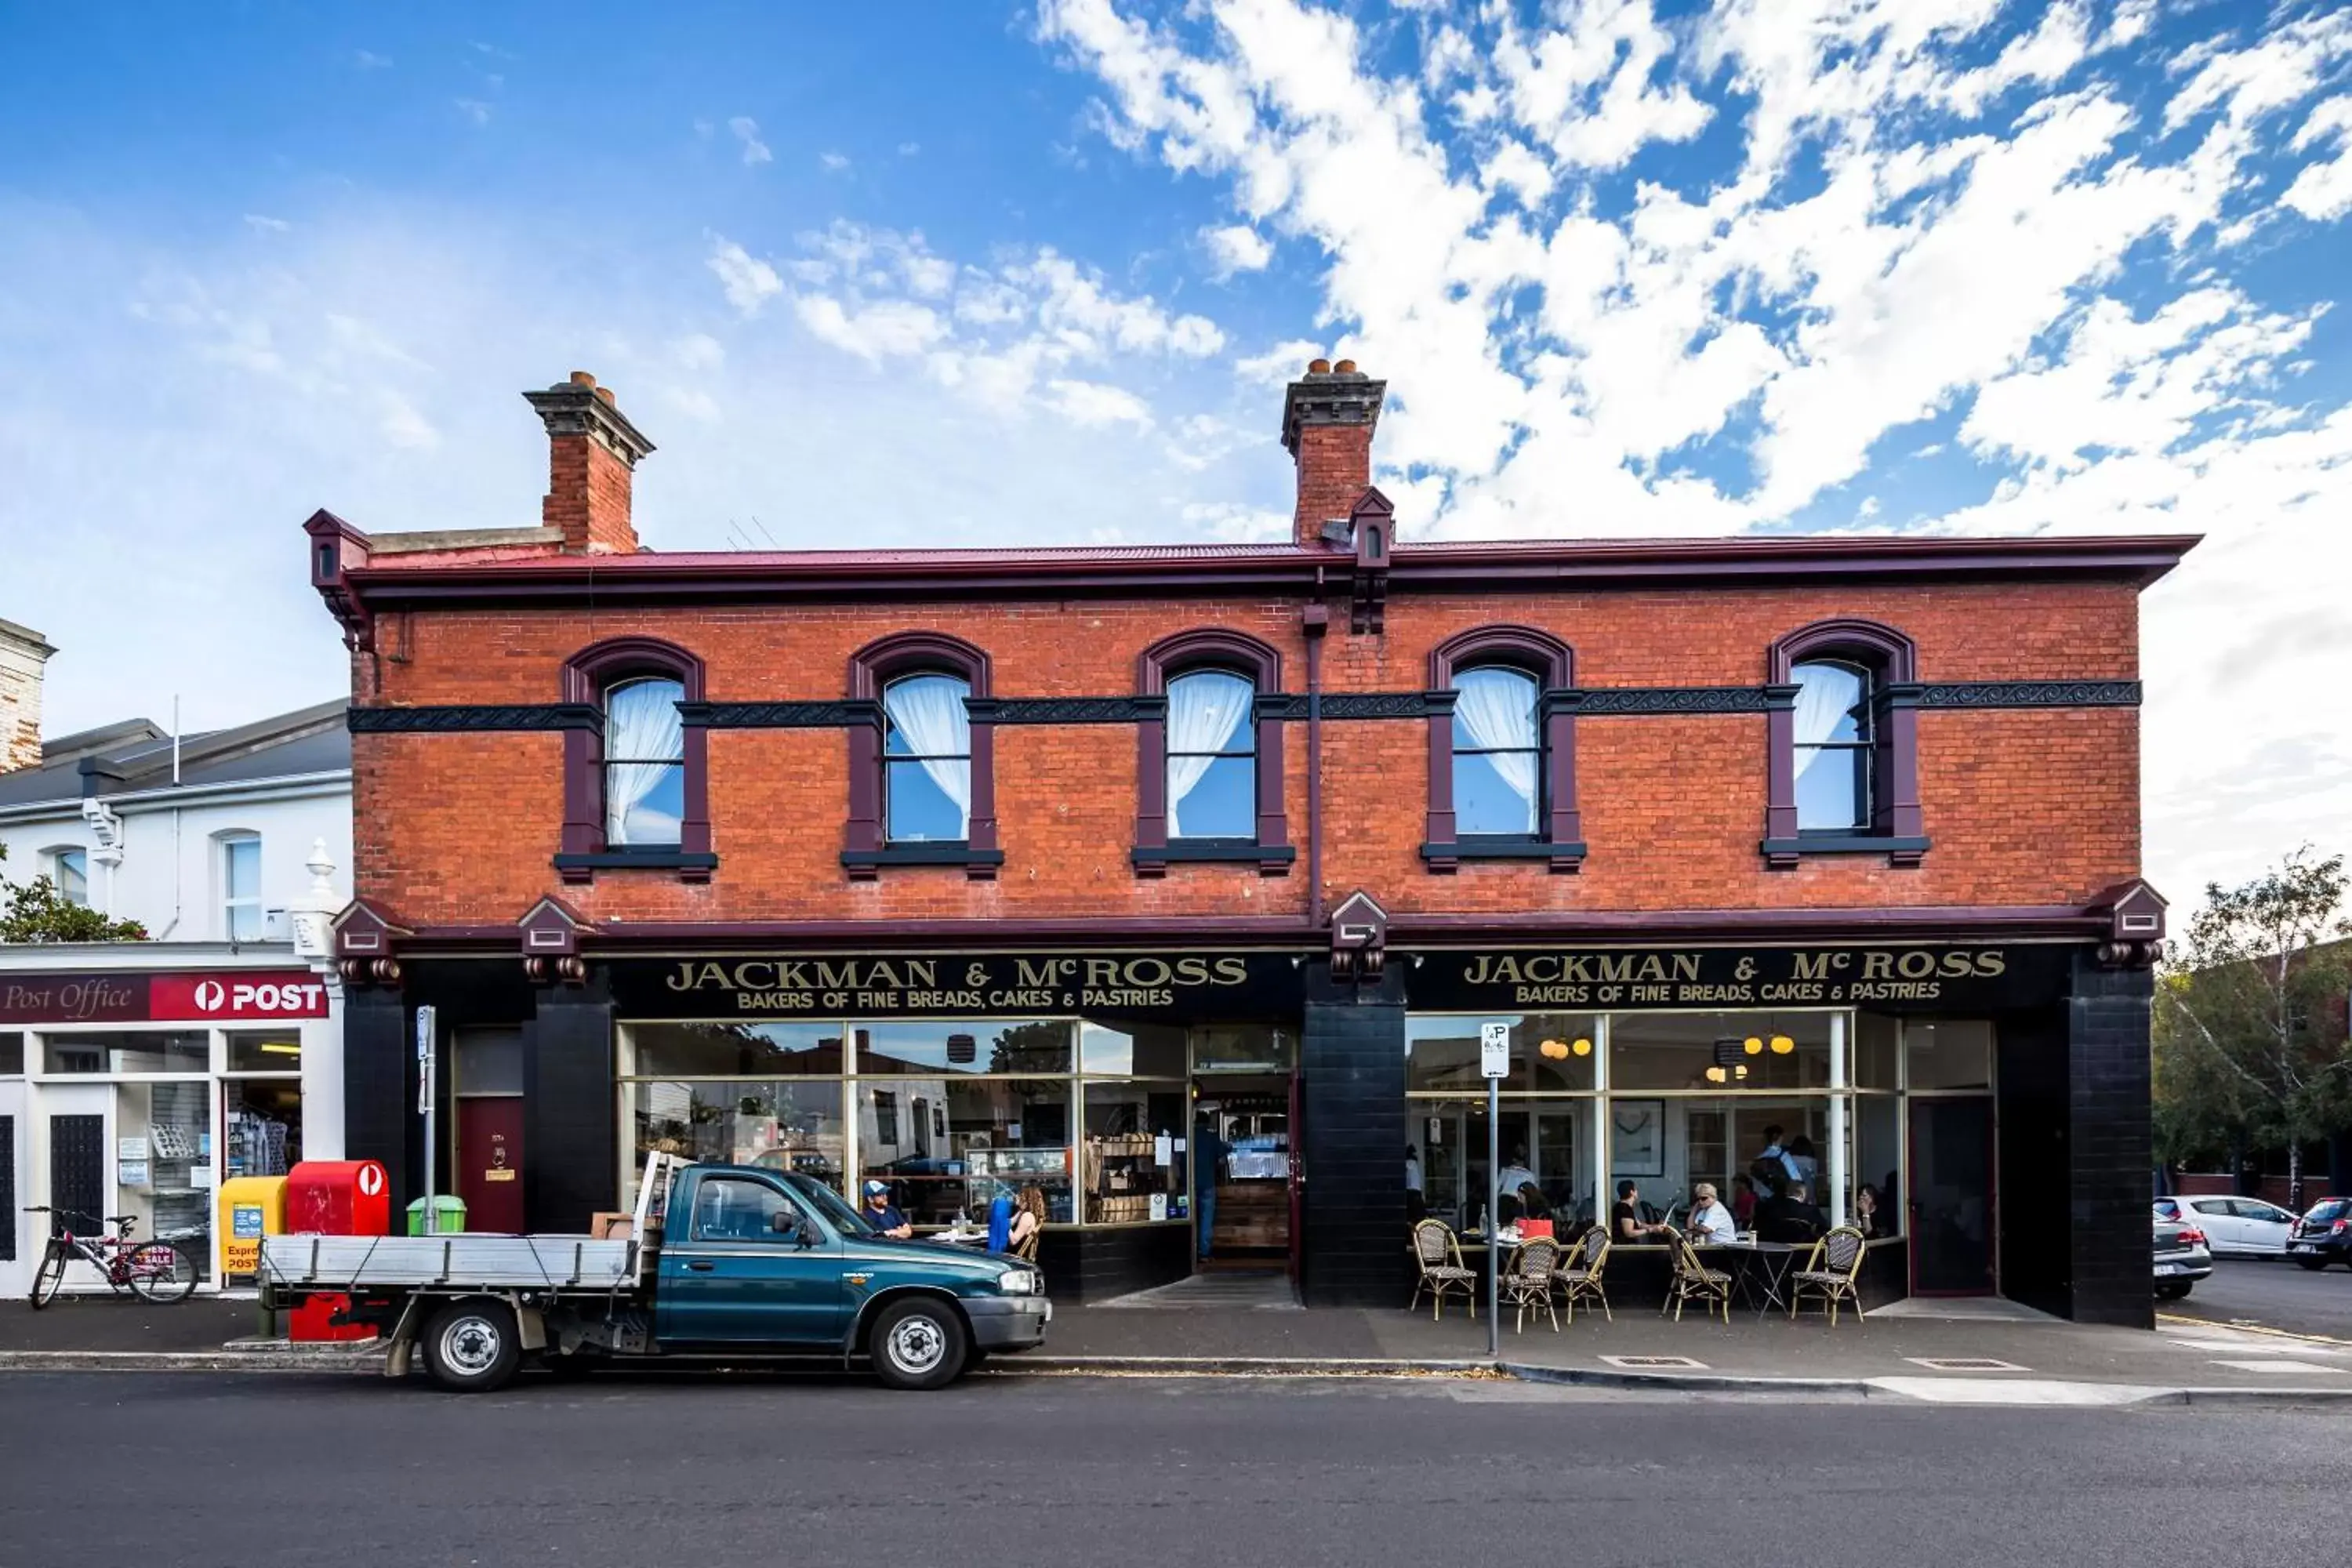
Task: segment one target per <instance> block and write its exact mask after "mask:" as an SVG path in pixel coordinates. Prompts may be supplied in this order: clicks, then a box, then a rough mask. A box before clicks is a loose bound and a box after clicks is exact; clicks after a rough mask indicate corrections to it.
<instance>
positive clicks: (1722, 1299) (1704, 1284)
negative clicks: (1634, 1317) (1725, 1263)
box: [1658, 1230, 1731, 1326]
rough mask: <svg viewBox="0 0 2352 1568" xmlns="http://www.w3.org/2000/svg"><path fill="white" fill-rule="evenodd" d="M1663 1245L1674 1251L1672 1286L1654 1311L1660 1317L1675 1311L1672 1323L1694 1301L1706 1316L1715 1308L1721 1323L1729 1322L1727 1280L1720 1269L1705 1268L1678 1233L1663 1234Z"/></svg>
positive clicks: (1678, 1320) (1727, 1276)
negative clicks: (1718, 1311)
mask: <svg viewBox="0 0 2352 1568" xmlns="http://www.w3.org/2000/svg"><path fill="white" fill-rule="evenodd" d="M1666 1237H1667V1242H1666V1244H1667V1245H1668V1246H1669V1247H1673V1248H1674V1270H1675V1275H1674V1282H1673V1284H1672V1285H1670V1286H1669V1287H1668V1288H1667V1290H1666V1300H1665V1303H1664V1306H1661V1307H1660V1308H1659V1309H1658V1312H1659V1315H1660V1316H1664V1313H1665V1310H1666V1308H1667V1307H1672V1308H1673V1309H1674V1310H1675V1322H1677V1323H1679V1322H1681V1321H1683V1308H1684V1307H1685V1305H1686V1304H1687V1303H1689V1302H1692V1301H1697V1302H1699V1303H1701V1304H1702V1305H1704V1306H1705V1307H1706V1315H1707V1316H1708V1317H1710V1318H1712V1317H1713V1316H1715V1310H1716V1309H1717V1307H1721V1308H1722V1309H1723V1321H1724V1323H1725V1324H1726V1325H1727V1326H1728V1325H1729V1323H1730V1322H1731V1276H1730V1275H1729V1274H1727V1273H1726V1272H1724V1271H1723V1270H1722V1269H1720V1268H1708V1267H1707V1266H1706V1263H1705V1262H1704V1261H1702V1260H1701V1259H1700V1258H1699V1255H1698V1249H1697V1248H1696V1247H1693V1246H1692V1245H1691V1244H1690V1237H1686V1236H1685V1235H1684V1234H1683V1233H1682V1232H1681V1231H1678V1230H1668V1231H1667V1232H1666Z"/></svg>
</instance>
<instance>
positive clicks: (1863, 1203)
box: [1853, 1182, 1879, 1240]
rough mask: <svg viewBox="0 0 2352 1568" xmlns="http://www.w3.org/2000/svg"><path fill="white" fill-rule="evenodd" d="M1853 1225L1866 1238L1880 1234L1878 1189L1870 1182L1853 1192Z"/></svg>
mask: <svg viewBox="0 0 2352 1568" xmlns="http://www.w3.org/2000/svg"><path fill="white" fill-rule="evenodd" d="M1853 1225H1854V1228H1855V1229H1856V1230H1859V1231H1861V1232H1862V1234H1863V1237H1864V1239H1865V1240H1867V1239H1869V1238H1870V1237H1874V1236H1877V1235H1878V1234H1879V1229H1878V1189H1877V1188H1876V1187H1874V1186H1872V1185H1871V1184H1869V1183H1868V1182H1864V1183H1863V1184H1862V1187H1861V1190H1860V1191H1858V1192H1856V1193H1855V1194H1853Z"/></svg>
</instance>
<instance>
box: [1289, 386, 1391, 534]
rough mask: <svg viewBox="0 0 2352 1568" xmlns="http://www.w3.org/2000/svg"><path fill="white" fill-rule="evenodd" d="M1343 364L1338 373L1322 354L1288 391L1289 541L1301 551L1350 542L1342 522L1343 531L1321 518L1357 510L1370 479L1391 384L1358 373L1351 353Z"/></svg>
mask: <svg viewBox="0 0 2352 1568" xmlns="http://www.w3.org/2000/svg"><path fill="white" fill-rule="evenodd" d="M1340 369H1341V371H1342V372H1343V373H1344V374H1342V375H1334V374H1331V365H1330V363H1329V362H1328V361H1327V360H1319V359H1318V360H1316V361H1314V362H1313V363H1310V364H1309V365H1308V366H1307V375H1306V377H1305V378H1304V379H1302V380H1299V381H1294V382H1292V383H1291V384H1290V386H1289V388H1288V390H1287V391H1286V392H1285V394H1284V395H1283V400H1282V444H1283V446H1284V447H1286V448H1288V450H1289V452H1290V455H1291V457H1292V458H1294V459H1296V461H1297V465H1298V492H1297V508H1296V510H1293V512H1292V513H1291V519H1290V541H1291V542H1292V543H1293V544H1296V545H1297V546H1298V547H1299V548H1300V549H1302V550H1315V551H1329V550H1333V549H1346V548H1351V545H1352V542H1351V540H1350V539H1349V537H1347V536H1346V533H1345V530H1346V527H1347V525H1346V524H1345V523H1344V522H1342V523H1341V525H1340V528H1341V536H1340V537H1338V538H1333V537H1331V536H1329V535H1327V534H1326V532H1325V531H1324V527H1323V525H1324V523H1325V522H1327V521H1330V520H1331V519H1334V518H1338V519H1345V518H1348V517H1349V516H1352V515H1353V513H1354V512H1355V510H1356V503H1357V502H1358V501H1359V500H1362V499H1363V495H1364V492H1365V491H1366V490H1368V489H1370V488H1371V485H1372V431H1373V428H1374V426H1377V425H1378V424H1379V423H1380V417H1381V399H1382V398H1383V397H1384V396H1385V395H1387V393H1388V383H1386V382H1384V381H1374V380H1373V379H1371V378H1370V376H1367V375H1364V374H1360V372H1358V371H1357V369H1356V365H1355V362H1354V361H1353V360H1342V361H1341V362H1340Z"/></svg>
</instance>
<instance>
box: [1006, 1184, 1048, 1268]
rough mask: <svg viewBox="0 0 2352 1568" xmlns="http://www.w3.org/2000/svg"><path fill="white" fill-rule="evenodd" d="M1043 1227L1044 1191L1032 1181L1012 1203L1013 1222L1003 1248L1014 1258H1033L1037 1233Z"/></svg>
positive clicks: (1035, 1254) (1035, 1251)
mask: <svg viewBox="0 0 2352 1568" xmlns="http://www.w3.org/2000/svg"><path fill="white" fill-rule="evenodd" d="M1043 1229H1045V1189H1044V1188H1042V1187H1040V1186H1038V1185H1036V1184H1034V1183H1032V1184H1030V1185H1028V1186H1025V1187H1024V1188H1022V1189H1021V1198H1020V1201H1019V1202H1018V1203H1017V1204H1016V1205H1014V1213H1013V1224H1012V1226H1011V1227H1010V1229H1009V1230H1008V1231H1007V1233H1006V1236H1005V1247H1004V1250H1005V1251H1007V1252H1009V1253H1011V1254H1012V1255H1013V1257H1015V1258H1030V1259H1032V1260H1034V1259H1035V1258H1036V1256H1037V1233H1038V1232H1039V1231H1041V1230H1043Z"/></svg>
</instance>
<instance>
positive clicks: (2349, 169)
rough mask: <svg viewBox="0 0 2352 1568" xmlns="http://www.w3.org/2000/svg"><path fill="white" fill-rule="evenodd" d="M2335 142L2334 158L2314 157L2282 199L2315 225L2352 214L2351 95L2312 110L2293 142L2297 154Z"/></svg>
mask: <svg viewBox="0 0 2352 1568" xmlns="http://www.w3.org/2000/svg"><path fill="white" fill-rule="evenodd" d="M2330 143H2333V144H2334V146H2335V147H2336V156H2335V157H2333V158H2315V159H2313V160H2312V161H2311V162H2310V163H2306V164H2305V165H2304V166H2303V168H2302V169H2301V170H2300V171H2298V172H2297V173H2296V174H2295V176H2294V184H2291V185H2289V186H2288V187H2287V188H2286V194H2285V195H2282V196H2281V197H2279V205H2282V206H2288V207H2293V208H2294V210H2295V211H2296V212H2299V213H2301V214H2302V215H2303V216H2305V217H2307V218H2310V219H2312V220H2313V221H2314V222H2315V223H2326V222H2329V221H2331V220H2333V219H2336V218H2339V217H2342V216H2344V215H2345V214H2347V213H2352V95H2347V96H2342V97H2337V98H2331V99H2329V100H2327V101H2326V102H2325V103H2323V104H2321V105H2320V106H2319V107H2318V108H2316V109H2315V110H2312V111H2311V117H2310V118H2309V119H2308V120H2305V121H2304V122H2303V129H2301V130H2300V131H2297V132H2295V133H2294V142H2293V143H2292V145H2293V146H2294V150H2295V151H2296V152H2298V153H2301V152H2306V151H2309V150H2311V149H2313V148H2317V147H2325V146H2327V145H2329V144H2330Z"/></svg>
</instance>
